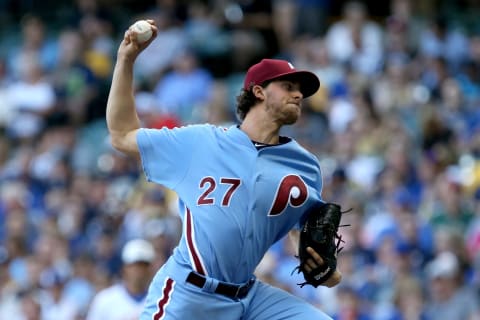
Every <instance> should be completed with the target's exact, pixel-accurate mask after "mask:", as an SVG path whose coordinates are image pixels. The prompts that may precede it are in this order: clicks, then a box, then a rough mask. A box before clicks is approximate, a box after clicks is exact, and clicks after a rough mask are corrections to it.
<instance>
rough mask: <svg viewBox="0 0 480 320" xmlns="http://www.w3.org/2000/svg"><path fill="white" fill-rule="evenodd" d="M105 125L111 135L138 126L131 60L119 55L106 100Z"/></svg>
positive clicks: (131, 129)
mask: <svg viewBox="0 0 480 320" xmlns="http://www.w3.org/2000/svg"><path fill="white" fill-rule="evenodd" d="M107 126H108V130H109V131H110V134H111V135H112V136H117V135H125V134H127V133H128V132H131V131H133V130H135V129H138V128H140V120H139V119H138V115H137V112H136V109H135V99H134V93H133V62H132V61H128V60H126V59H125V58H121V57H119V58H118V60H117V63H116V65H115V69H114V71H113V78H112V85H111V88H110V94H109V96H108V102H107Z"/></svg>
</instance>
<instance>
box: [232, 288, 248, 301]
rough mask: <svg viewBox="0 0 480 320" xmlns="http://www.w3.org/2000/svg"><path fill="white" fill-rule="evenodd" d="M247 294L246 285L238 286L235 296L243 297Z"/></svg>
mask: <svg viewBox="0 0 480 320" xmlns="http://www.w3.org/2000/svg"><path fill="white" fill-rule="evenodd" d="M247 294H248V285H243V286H238V289H237V292H236V293H235V298H239V299H243V298H245V297H246V296H247Z"/></svg>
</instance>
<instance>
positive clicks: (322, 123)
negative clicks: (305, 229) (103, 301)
mask: <svg viewBox="0 0 480 320" xmlns="http://www.w3.org/2000/svg"><path fill="white" fill-rule="evenodd" d="M32 3H35V2H34V1H0V11H1V12H2V13H1V14H0V16H1V17H2V22H1V30H0V34H1V37H0V319H18V320H24V319H29V320H30V319H31V320H34V319H41V320H47V319H48V320H50V319H55V320H70V319H76V320H80V319H85V318H86V316H87V314H88V311H89V308H90V306H91V303H92V301H93V299H94V297H95V295H96V294H97V293H98V292H99V291H101V290H102V289H105V288H108V287H110V286H112V285H114V284H116V283H118V282H119V281H120V280H121V279H122V276H123V275H124V272H123V271H124V270H123V269H122V265H123V264H125V263H126V261H125V259H122V254H121V250H122V247H123V246H124V245H125V243H127V242H128V241H129V240H132V239H138V238H142V239H145V240H147V241H149V242H150V243H151V244H152V245H153V247H154V249H155V258H154V259H151V260H149V261H148V262H149V266H150V268H151V271H152V274H153V272H154V270H156V269H157V268H158V267H160V266H161V265H162V264H163V262H164V261H165V259H166V258H168V256H169V255H170V253H171V252H172V250H173V248H174V247H175V245H176V243H177V242H178V239H179V237H180V235H181V224H180V221H179V218H178V214H177V207H176V206H177V198H176V196H175V194H174V193H172V192H171V191H170V190H166V189H164V188H162V187H160V186H155V185H152V184H150V183H147V182H146V181H145V179H144V177H143V175H142V171H141V168H140V166H139V164H138V163H136V162H135V161H132V159H128V158H126V157H124V156H122V155H120V154H119V153H117V152H116V151H114V150H113V149H112V148H111V146H110V144H109V138H108V134H107V130H106V124H105V108H106V98H107V95H108V89H109V83H110V77H111V73H112V68H113V64H114V62H115V57H116V49H117V46H118V44H119V42H120V41H121V39H122V37H123V32H124V30H125V29H126V28H128V26H129V25H130V24H131V23H133V22H134V21H135V20H137V19H140V18H151V19H155V21H156V24H157V26H158V29H159V34H158V38H157V39H156V40H155V41H154V42H153V43H152V45H151V46H150V47H149V48H148V49H147V50H146V51H144V52H143V53H142V54H141V55H140V56H139V59H138V61H137V64H136V69H135V72H136V73H135V86H136V88H135V90H136V92H135V99H136V102H137V111H138V114H139V116H140V119H141V121H142V123H143V125H144V126H146V127H151V128H160V127H164V126H167V127H175V126H181V125H184V124H189V123H199V122H209V123H213V124H217V125H221V126H228V125H231V124H234V123H236V121H237V120H236V117H235V103H236V95H237V94H239V92H240V88H241V83H242V80H243V75H244V72H245V71H246V69H247V67H248V66H249V65H250V64H252V63H255V62H258V61H259V60H260V59H261V58H264V57H275V58H284V59H288V60H289V61H291V62H292V63H293V65H295V67H296V68H297V69H308V70H310V71H312V72H315V73H316V74H317V75H318V76H319V78H320V80H321V89H320V90H319V91H318V92H317V94H315V95H314V96H313V97H311V98H309V99H308V100H306V101H305V103H304V112H303V114H302V118H301V119H300V121H299V122H298V123H297V124H295V125H294V126H291V127H289V128H285V132H284V134H285V135H291V136H293V137H295V138H296V139H297V140H298V141H299V142H300V143H301V144H303V145H304V146H305V147H306V148H307V149H309V150H310V151H312V152H313V153H314V154H316V155H317V156H318V158H319V160H320V162H321V167H322V171H323V176H324V187H323V195H324V198H325V199H326V200H328V201H333V202H338V203H341V204H342V205H343V206H344V207H345V208H350V207H351V208H353V210H352V211H351V213H349V214H346V215H345V216H344V218H343V221H342V223H343V224H349V226H346V227H342V228H341V234H342V237H343V240H344V241H345V243H344V249H343V251H342V252H341V253H340V255H339V257H338V258H339V269H340V271H341V272H342V273H343V281H342V283H341V284H340V285H339V286H337V287H335V288H332V289H328V288H318V289H313V288H309V287H303V288H300V287H299V286H298V285H297V283H300V282H302V279H300V277H301V275H298V274H296V273H294V274H292V271H293V270H294V268H295V266H296V265H297V263H298V260H297V259H296V258H295V256H294V253H295V248H293V247H292V246H291V244H290V243H289V242H288V241H286V240H281V241H280V242H279V243H277V244H275V245H274V246H273V247H272V249H271V250H270V251H269V252H268V253H267V254H266V256H265V258H264V260H263V261H262V262H261V264H260V265H259V267H258V269H257V276H258V277H259V278H261V279H263V280H264V281H267V282H269V283H272V284H274V285H276V286H279V287H282V288H284V289H285V290H288V291H290V292H292V293H293V294H295V295H298V296H300V297H302V298H304V299H307V300H308V301H310V302H311V303H312V304H314V305H317V306H318V307H319V308H322V310H324V311H326V312H327V313H328V314H330V315H331V316H333V317H334V318H335V319H338V320H347V319H348V320H351V319H362V320H367V319H372V320H380V319H381V320H383V319H385V320H402V319H403V320H407V319H408V320H410V319H411V320H413V319H425V320H428V319H449V320H456V319H459V320H473V319H480V302H479V301H480V162H479V161H480V28H479V27H480V24H479V23H478V21H476V20H478V18H475V16H476V17H478V13H479V11H480V2H479V1H475V0H470V1H468V0H465V1H413V0H390V1H387V2H386V5H385V6H386V10H385V12H384V13H382V14H379V13H378V12H375V14H372V11H371V9H369V8H371V7H370V6H367V5H366V3H365V2H361V1H349V2H347V1H333V0H331V1H329V0H270V1H267V0H265V1H248V0H239V1H224V0H210V1H209V0H203V1H202V0H192V1H174V0H157V1H151V2H150V3H149V2H148V1H140V2H138V1H137V2H136V3H137V5H133V1H132V2H131V3H130V2H129V1H120V2H119V3H118V4H115V5H114V4H113V3H111V2H109V1H100V0H98V1H97V0H76V1H74V2H72V3H71V4H70V5H65V4H64V3H60V2H58V3H56V2H55V1H47V2H45V6H47V5H52V4H53V5H55V4H58V5H59V7H58V11H48V10H47V9H44V10H40V11H38V10H37V11H35V10H34V11H29V10H22V9H24V8H26V9H31V7H29V5H28V4H30V5H32ZM39 3H40V2H39ZM42 3H43V2H42ZM339 3H341V7H340V6H339ZM375 3H377V2H375ZM14 4H15V5H14ZM140 4H142V5H140ZM11 8H14V9H15V11H12V13H10V14H9V11H8V10H9V9H11ZM37 9H38V8H37ZM47 11H48V14H46V12H47ZM39 12H40V13H39ZM17 18H18V19H17ZM143 274H144V275H145V276H148V277H149V276H151V273H148V272H143Z"/></svg>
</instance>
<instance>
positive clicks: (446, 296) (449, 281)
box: [426, 252, 480, 320]
mask: <svg viewBox="0 0 480 320" xmlns="http://www.w3.org/2000/svg"><path fill="white" fill-rule="evenodd" d="M426 272H427V276H428V293H429V295H428V300H427V314H428V317H429V318H430V319H451V320H474V319H479V317H480V306H479V302H478V296H477V295H476V293H475V292H474V291H472V290H471V288H470V287H468V286H465V283H464V278H463V277H464V274H463V273H462V272H461V269H460V265H459V262H458V258H457V257H456V256H455V255H454V254H453V253H451V252H442V253H440V254H438V255H437V256H436V257H435V259H434V260H433V261H432V262H431V263H430V264H429V265H428V266H427V268H426Z"/></svg>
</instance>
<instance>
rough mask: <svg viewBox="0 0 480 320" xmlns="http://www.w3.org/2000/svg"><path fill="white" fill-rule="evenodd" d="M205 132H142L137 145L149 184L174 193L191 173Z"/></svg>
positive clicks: (191, 129) (195, 129) (192, 128)
mask: <svg viewBox="0 0 480 320" xmlns="http://www.w3.org/2000/svg"><path fill="white" fill-rule="evenodd" d="M204 128H205V127H202V126H193V125H192V126H185V127H181V128H174V129H168V128H162V129H140V130H139V131H138V133H137V144H138V148H139V151H140V157H141V159H142V166H143V171H144V173H145V176H146V178H147V180H148V181H151V182H155V183H158V184H162V185H164V186H166V187H167V188H170V189H172V190H174V189H175V187H176V186H177V185H178V183H179V182H180V181H182V179H183V178H184V177H185V175H186V174H187V172H188V168H189V166H190V163H191V161H192V158H193V154H194V153H195V150H196V147H195V146H196V145H197V144H198V143H197V141H199V139H201V136H202V133H203V134H204V132H205V130H204Z"/></svg>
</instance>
